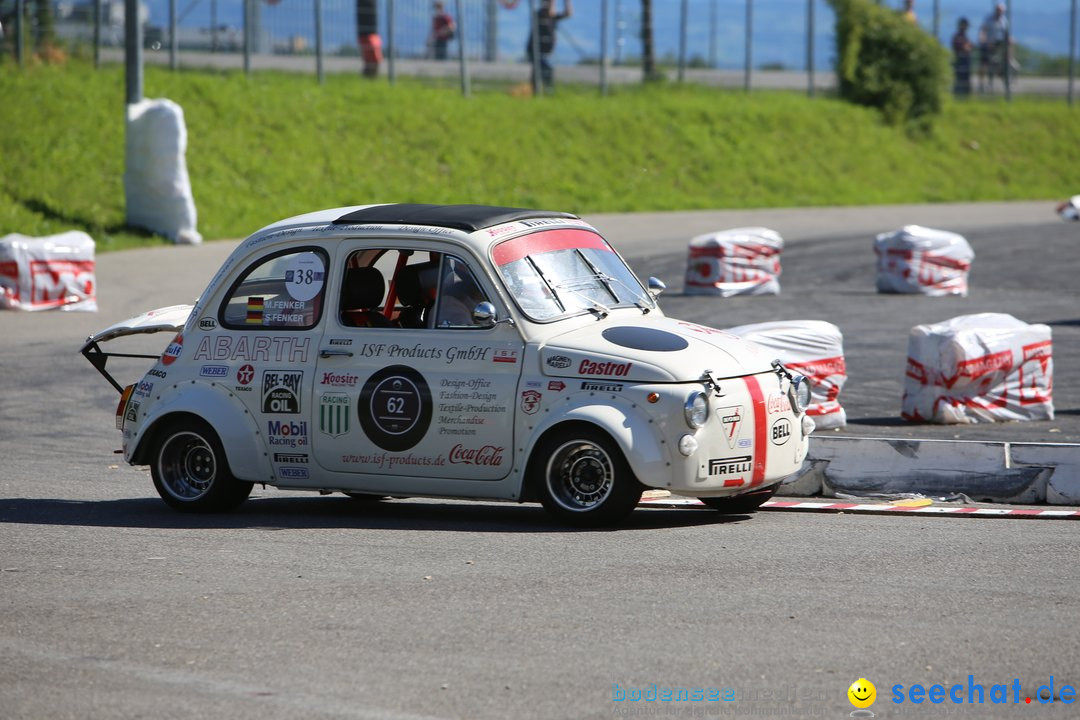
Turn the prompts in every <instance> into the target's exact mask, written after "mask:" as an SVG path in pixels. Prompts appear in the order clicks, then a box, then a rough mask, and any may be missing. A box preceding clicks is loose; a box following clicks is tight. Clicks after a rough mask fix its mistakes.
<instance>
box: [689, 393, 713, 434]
mask: <svg viewBox="0 0 1080 720" xmlns="http://www.w3.org/2000/svg"><path fill="white" fill-rule="evenodd" d="M683 417H684V418H685V419H686V424H687V426H689V427H690V428H691V429H693V430H700V429H701V428H703V427H705V423H706V422H708V420H709V397H708V396H707V395H706V394H705V392H704V391H702V390H694V391H693V392H691V393H690V394H689V395H688V396H687V397H686V403H685V404H684V405H683Z"/></svg>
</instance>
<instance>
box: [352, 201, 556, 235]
mask: <svg viewBox="0 0 1080 720" xmlns="http://www.w3.org/2000/svg"><path fill="white" fill-rule="evenodd" d="M530 218H566V219H570V220H576V219H577V215H571V214H570V213H564V212H557V211H554V210H527V209H525V208H511V207H496V206H494V205H426V204H424V203H398V204H395V205H378V206H376V207H369V208H364V209H363V210H356V211H355V212H351V213H347V214H345V215H342V216H341V217H339V218H338V219H337V220H335V221H334V224H335V225H360V224H367V223H371V224H374V225H380V224H382V225H433V226H435V227H445V228H453V229H455V230H464V231H466V232H474V231H476V230H482V229H484V228H488V227H493V226H495V225H501V224H502V223H507V222H513V221H515V220H528V219H530Z"/></svg>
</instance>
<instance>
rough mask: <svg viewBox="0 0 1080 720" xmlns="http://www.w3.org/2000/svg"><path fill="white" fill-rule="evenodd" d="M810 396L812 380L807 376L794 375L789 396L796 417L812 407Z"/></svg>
mask: <svg viewBox="0 0 1080 720" xmlns="http://www.w3.org/2000/svg"><path fill="white" fill-rule="evenodd" d="M810 395H811V388H810V378H808V377H806V376H805V375H798V374H792V376H791V386H790V388H789V389H788V396H789V397H790V399H791V407H792V409H793V410H794V411H795V414H796V415H801V414H803V413H804V412H806V409H807V408H808V407H810Z"/></svg>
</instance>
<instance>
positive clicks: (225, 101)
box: [0, 61, 1080, 250]
mask: <svg viewBox="0 0 1080 720" xmlns="http://www.w3.org/2000/svg"><path fill="white" fill-rule="evenodd" d="M2 69H3V71H2V72H0V98H3V101H2V102H0V128H2V131H0V235H3V234H6V233H8V232H21V233H24V234H27V235H45V234H50V233H54V232H61V231H64V230H70V229H84V230H86V231H87V232H89V233H90V234H91V235H92V236H93V237H94V238H95V240H97V241H98V246H99V249H101V250H107V249H113V248H120V247H129V246H132V245H139V244H146V243H147V242H164V241H163V240H161V239H160V238H156V239H155V238H150V237H148V235H147V234H146V233H143V232H140V231H138V230H136V229H133V228H128V227H125V225H124V188H123V172H124V74H123V68H122V67H119V66H106V67H104V68H103V69H101V70H98V71H95V70H94V69H93V68H92V67H91V66H89V65H88V64H86V63H84V62H81V61H71V62H69V63H68V64H66V65H64V66H61V67H56V66H38V67H33V68H28V69H25V70H17V69H16V68H15V67H14V66H12V65H11V64H6V65H4V66H3V68H2ZM145 73H146V75H145V95H146V97H149V98H155V97H168V98H170V99H172V100H174V101H176V102H177V103H179V104H180V105H181V106H182V107H183V109H184V114H185V119H186V123H187V130H188V154H187V166H188V172H189V174H190V176H191V182H192V189H193V192H194V196H195V203H196V207H197V209H198V229H199V231H200V232H201V233H202V234H203V235H204V236H205V237H206V238H207V239H208V240H212V239H219V238H238V237H243V236H245V235H247V234H249V233H251V232H252V231H254V230H256V229H258V228H259V227H261V226H263V225H265V224H267V223H269V222H271V221H274V220H278V219H281V218H283V217H287V216H289V215H293V214H297V213H301V212H307V211H310V210H315V209H320V208H327V207H336V206H341V205H352V204H361V203H372V202H437V203H456V202H468V203H487V204H501V205H514V206H525V207H542V208H548V209H560V210H569V211H572V212H578V213H596V212H615V211H645V210H676V209H694V208H750V207H790V206H813V205H865V204H879V203H914V202H947V201H977V200H1021V199H1062V198H1065V197H1068V196H1071V195H1074V194H1076V193H1077V192H1080V122H1078V117H1077V114H1076V113H1077V112H1080V111H1076V110H1071V109H1070V108H1068V106H1067V105H1066V104H1065V102H1064V101H1063V100H1060V99H1058V100H1039V99H1029V98H1023V99H1017V100H1016V101H1015V102H1013V103H1012V104H1006V103H1003V102H1000V101H995V102H980V101H973V102H967V103H950V104H948V105H947V107H946V112H945V115H944V116H943V117H941V118H939V120H938V122H937V124H936V127H935V130H934V131H933V132H932V133H931V134H930V135H929V136H917V135H911V134H909V133H908V132H906V131H905V130H904V129H903V128H893V127H887V126H885V125H884V124H883V123H882V122H881V121H880V120H879V117H878V116H877V115H876V114H875V113H874V112H873V111H870V110H867V109H864V108H859V107H854V106H851V105H848V104H846V103H843V102H840V101H837V100H834V99H827V98H820V97H819V98H817V99H814V100H810V99H808V98H806V97H804V96H803V95H801V94H798V93H787V92H777V93H770V92H755V93H752V94H749V95H747V94H745V93H742V92H737V91H718V90H715V89H709V88H703V87H697V86H677V85H673V84H670V83H669V84H661V85H659V86H650V87H627V88H617V89H616V90H615V92H614V94H613V95H612V96H610V97H608V98H604V99H601V98H599V97H598V96H597V94H596V92H595V90H594V89H591V88H590V89H586V88H572V87H566V86H562V87H560V88H559V91H558V94H557V95H556V96H554V97H545V98H540V99H537V100H532V99H529V98H521V97H513V96H511V95H510V94H509V93H507V92H505V90H502V91H495V90H488V91H480V92H477V93H476V94H475V95H474V96H473V97H472V98H471V99H464V98H462V97H461V95H460V93H459V92H457V91H456V90H455V89H452V88H450V87H445V86H444V87H432V86H430V85H424V84H422V83H419V82H416V81H410V80H408V79H405V80H399V82H398V84H397V85H396V86H393V87H391V86H389V85H388V84H387V83H386V82H385V80H383V81H376V82H369V81H364V80H362V79H361V78H358V77H356V76H353V75H331V76H328V77H327V81H326V83H325V85H322V86H320V85H318V84H317V83H316V82H315V80H314V78H313V77H312V76H310V75H290V74H278V73H271V72H260V73H258V74H255V75H253V76H251V77H250V78H249V77H245V76H244V75H243V74H242V73H210V72H194V71H182V72H177V73H171V72H169V71H168V70H166V69H163V68H155V67H147V68H146V70H145Z"/></svg>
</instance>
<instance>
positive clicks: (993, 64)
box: [979, 3, 1011, 92]
mask: <svg viewBox="0 0 1080 720" xmlns="http://www.w3.org/2000/svg"><path fill="white" fill-rule="evenodd" d="M1009 44H1010V43H1009V20H1008V18H1007V17H1005V3H997V4H996V5H994V11H993V12H992V13H990V14H989V15H987V17H986V20H984V21H983V24H982V26H981V27H980V28H979V92H984V91H986V90H988V89H991V88H992V87H993V84H994V74H995V73H999V74H1001V75H1002V76H1004V74H1005V73H1006V72H1008V68H1009V62H1010V61H1011V58H1010V54H1011V53H1010V52H1009V47H1008V45H1009Z"/></svg>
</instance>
